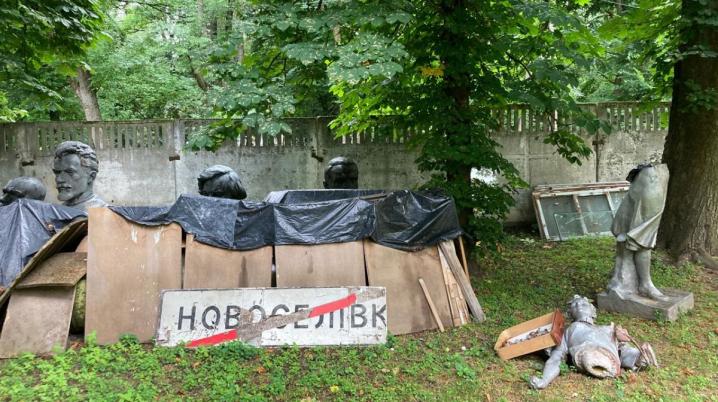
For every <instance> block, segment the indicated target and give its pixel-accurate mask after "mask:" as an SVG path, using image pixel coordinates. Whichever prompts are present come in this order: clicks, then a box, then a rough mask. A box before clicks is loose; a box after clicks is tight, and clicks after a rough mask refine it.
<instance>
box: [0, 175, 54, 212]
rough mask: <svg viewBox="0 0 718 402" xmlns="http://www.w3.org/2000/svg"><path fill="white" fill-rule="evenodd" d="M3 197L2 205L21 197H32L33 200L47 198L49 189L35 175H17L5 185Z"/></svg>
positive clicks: (0, 201) (0, 202)
mask: <svg viewBox="0 0 718 402" xmlns="http://www.w3.org/2000/svg"><path fill="white" fill-rule="evenodd" d="M2 193H3V194H2V198H0V205H8V204H10V203H11V202H14V201H15V200H17V199H20V198H30V199H32V200H40V201H44V200H45V194H46V193H47V190H46V189H45V185H44V184H43V183H42V182H41V181H40V180H39V179H37V178H35V177H28V176H22V177H16V178H14V179H12V180H10V181H9V182H7V184H6V185H5V187H4V188H3V189H2Z"/></svg>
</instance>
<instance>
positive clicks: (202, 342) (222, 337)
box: [187, 329, 237, 348]
mask: <svg viewBox="0 0 718 402" xmlns="http://www.w3.org/2000/svg"><path fill="white" fill-rule="evenodd" d="M235 339H237V330H236V329H233V330H231V331H227V332H222V333H220V334H217V335H212V336H208V337H206V338H201V339H195V340H194V341H192V342H190V343H188V344H187V347H188V348H196V347H197V346H212V345H216V344H218V343H222V342H229V341H233V340H235Z"/></svg>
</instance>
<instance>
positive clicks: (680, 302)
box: [596, 288, 694, 321]
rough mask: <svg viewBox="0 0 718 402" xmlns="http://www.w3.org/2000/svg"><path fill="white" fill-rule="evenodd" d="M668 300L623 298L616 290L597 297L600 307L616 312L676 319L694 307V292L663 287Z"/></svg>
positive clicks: (651, 317)
mask: <svg viewBox="0 0 718 402" xmlns="http://www.w3.org/2000/svg"><path fill="white" fill-rule="evenodd" d="M661 292H662V293H663V294H664V295H665V296H668V298H669V300H668V301H658V300H653V299H649V298H647V297H642V296H638V295H635V296H632V297H631V298H625V299H624V298H622V297H620V296H619V295H618V294H616V292H602V293H599V294H598V296H597V298H596V303H597V304H598V308H600V309H602V310H606V311H612V312H615V313H621V314H626V315H632V316H636V317H640V318H644V319H646V320H668V321H675V320H676V319H678V316H679V315H680V314H681V313H685V312H686V311H689V310H692V309H693V302H694V300H693V293H689V292H684V291H681V290H676V289H668V288H664V289H661Z"/></svg>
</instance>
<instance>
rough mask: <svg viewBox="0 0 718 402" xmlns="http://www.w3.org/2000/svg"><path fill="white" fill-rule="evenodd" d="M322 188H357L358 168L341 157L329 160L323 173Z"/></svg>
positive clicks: (350, 161) (352, 162)
mask: <svg viewBox="0 0 718 402" xmlns="http://www.w3.org/2000/svg"><path fill="white" fill-rule="evenodd" d="M324 188H327V189H329V188H345V189H356V188H359V167H358V166H357V164H356V163H355V162H354V161H352V160H351V159H348V158H345V157H343V156H339V157H336V158H334V159H332V160H330V161H329V166H327V169H326V170H325V171H324Z"/></svg>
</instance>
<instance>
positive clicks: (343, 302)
mask: <svg viewBox="0 0 718 402" xmlns="http://www.w3.org/2000/svg"><path fill="white" fill-rule="evenodd" d="M356 301H357V295H356V294H355V293H352V294H350V295H349V296H347V297H345V298H342V299H339V300H335V301H333V302H329V303H326V304H322V305H320V306H317V307H314V308H313V309H312V310H311V311H310V312H309V315H308V316H306V318H313V317H318V316H320V315H322V314H327V313H331V312H333V311H337V310H341V309H343V308H347V307H349V306H351V305H352V304H354V303H356ZM305 311H306V310H305ZM305 311H300V312H297V313H294V314H297V321H300V320H302V319H305V318H304V317H299V315H300V314H299V313H305ZM235 339H237V330H236V329H233V330H231V331H226V332H222V333H220V334H217V335H212V336H208V337H206V338H200V339H196V340H194V341H192V342H189V343H188V344H187V347H188V348H196V347H197V346H211V345H216V344H219V343H222V342H229V341H233V340H235Z"/></svg>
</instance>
